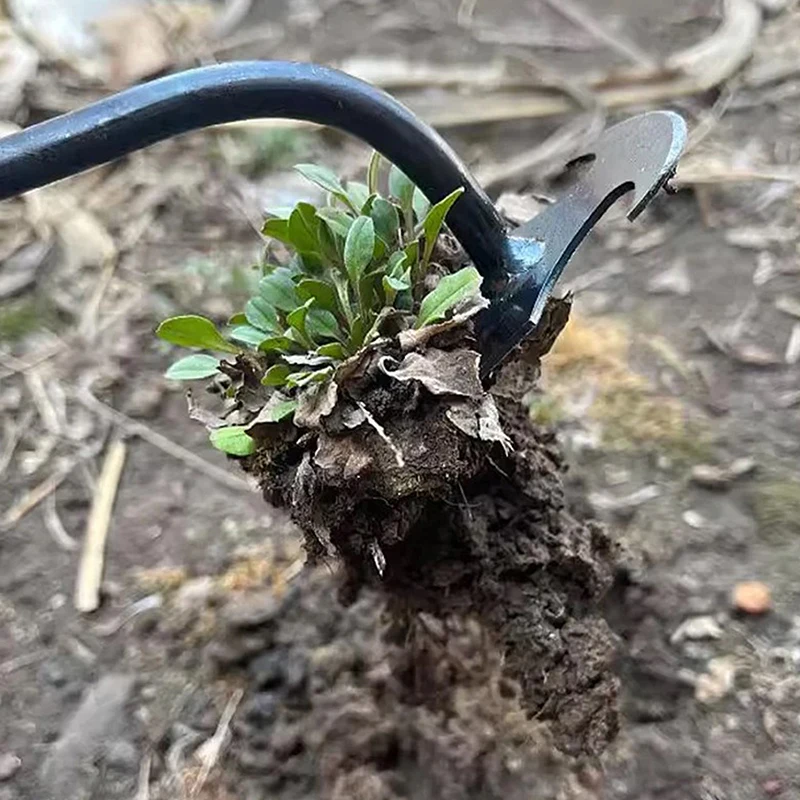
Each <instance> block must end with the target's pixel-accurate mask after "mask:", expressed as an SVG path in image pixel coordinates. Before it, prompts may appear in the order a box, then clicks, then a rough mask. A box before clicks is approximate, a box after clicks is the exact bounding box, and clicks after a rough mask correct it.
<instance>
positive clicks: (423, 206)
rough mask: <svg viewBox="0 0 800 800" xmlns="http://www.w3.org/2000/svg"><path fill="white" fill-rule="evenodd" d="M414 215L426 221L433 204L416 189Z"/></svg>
mask: <svg viewBox="0 0 800 800" xmlns="http://www.w3.org/2000/svg"><path fill="white" fill-rule="evenodd" d="M413 206H414V213H415V214H416V215H417V219H425V217H426V216H427V215H428V212H429V211H430V209H431V204H430V203H429V202H428V198H427V197H425V195H424V194H423V193H422V192H421V191H420V190H419V189H417V188H415V189H414V200H413Z"/></svg>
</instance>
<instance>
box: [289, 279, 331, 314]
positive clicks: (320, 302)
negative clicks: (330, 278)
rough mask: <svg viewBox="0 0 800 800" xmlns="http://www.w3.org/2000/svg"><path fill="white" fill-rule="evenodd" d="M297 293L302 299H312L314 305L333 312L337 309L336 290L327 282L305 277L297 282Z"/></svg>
mask: <svg viewBox="0 0 800 800" xmlns="http://www.w3.org/2000/svg"><path fill="white" fill-rule="evenodd" d="M297 295H298V296H299V298H300V299H301V300H303V301H306V300H310V299H312V298H313V299H314V300H315V303H314V305H315V306H317V307H318V308H324V309H325V310H326V311H331V312H333V313H334V314H335V313H336V312H337V311H338V304H337V302H336V290H335V289H334V288H333V286H331V285H330V284H329V283H326V282H325V281H322V280H319V279H317V278H305V279H304V280H302V281H300V283H298V284H297Z"/></svg>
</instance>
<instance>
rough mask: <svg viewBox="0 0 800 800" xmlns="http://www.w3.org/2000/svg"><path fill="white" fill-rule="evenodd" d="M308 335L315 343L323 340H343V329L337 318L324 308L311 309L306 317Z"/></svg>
mask: <svg viewBox="0 0 800 800" xmlns="http://www.w3.org/2000/svg"><path fill="white" fill-rule="evenodd" d="M306 333H307V334H308V336H309V337H310V338H311V339H313V340H314V341H315V342H318V341H320V340H323V339H342V338H343V336H342V329H341V328H340V327H339V323H338V322H337V321H336V317H334V316H333V314H331V312H330V311H326V310H325V309H324V308H311V309H309V311H308V315H307V316H306Z"/></svg>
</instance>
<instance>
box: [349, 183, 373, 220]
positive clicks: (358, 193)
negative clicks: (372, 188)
mask: <svg viewBox="0 0 800 800" xmlns="http://www.w3.org/2000/svg"><path fill="white" fill-rule="evenodd" d="M347 196H348V197H349V198H350V202H351V203H352V204H353V205H354V206H355V207H356V208H357V209H358V211H359V213H361V214H363V213H365V212H364V206H365V205H366V204H367V200H369V189H368V188H367V186H366V185H365V184H363V183H358V182H357V181H350V182H349V183H348V184H347Z"/></svg>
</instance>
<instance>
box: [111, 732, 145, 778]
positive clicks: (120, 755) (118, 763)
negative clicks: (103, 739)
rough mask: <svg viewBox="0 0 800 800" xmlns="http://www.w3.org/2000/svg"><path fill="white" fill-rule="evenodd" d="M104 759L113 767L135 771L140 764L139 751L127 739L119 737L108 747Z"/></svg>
mask: <svg viewBox="0 0 800 800" xmlns="http://www.w3.org/2000/svg"><path fill="white" fill-rule="evenodd" d="M104 761H105V763H106V766H108V767H110V768H111V769H117V770H119V771H120V772H133V771H135V770H136V769H137V768H138V766H139V752H138V751H137V749H136V745H134V744H133V743H132V742H129V741H128V740H127V739H117V740H116V741H114V742H111V743H110V744H109V745H108V747H107V748H106V753H105V758H104Z"/></svg>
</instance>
